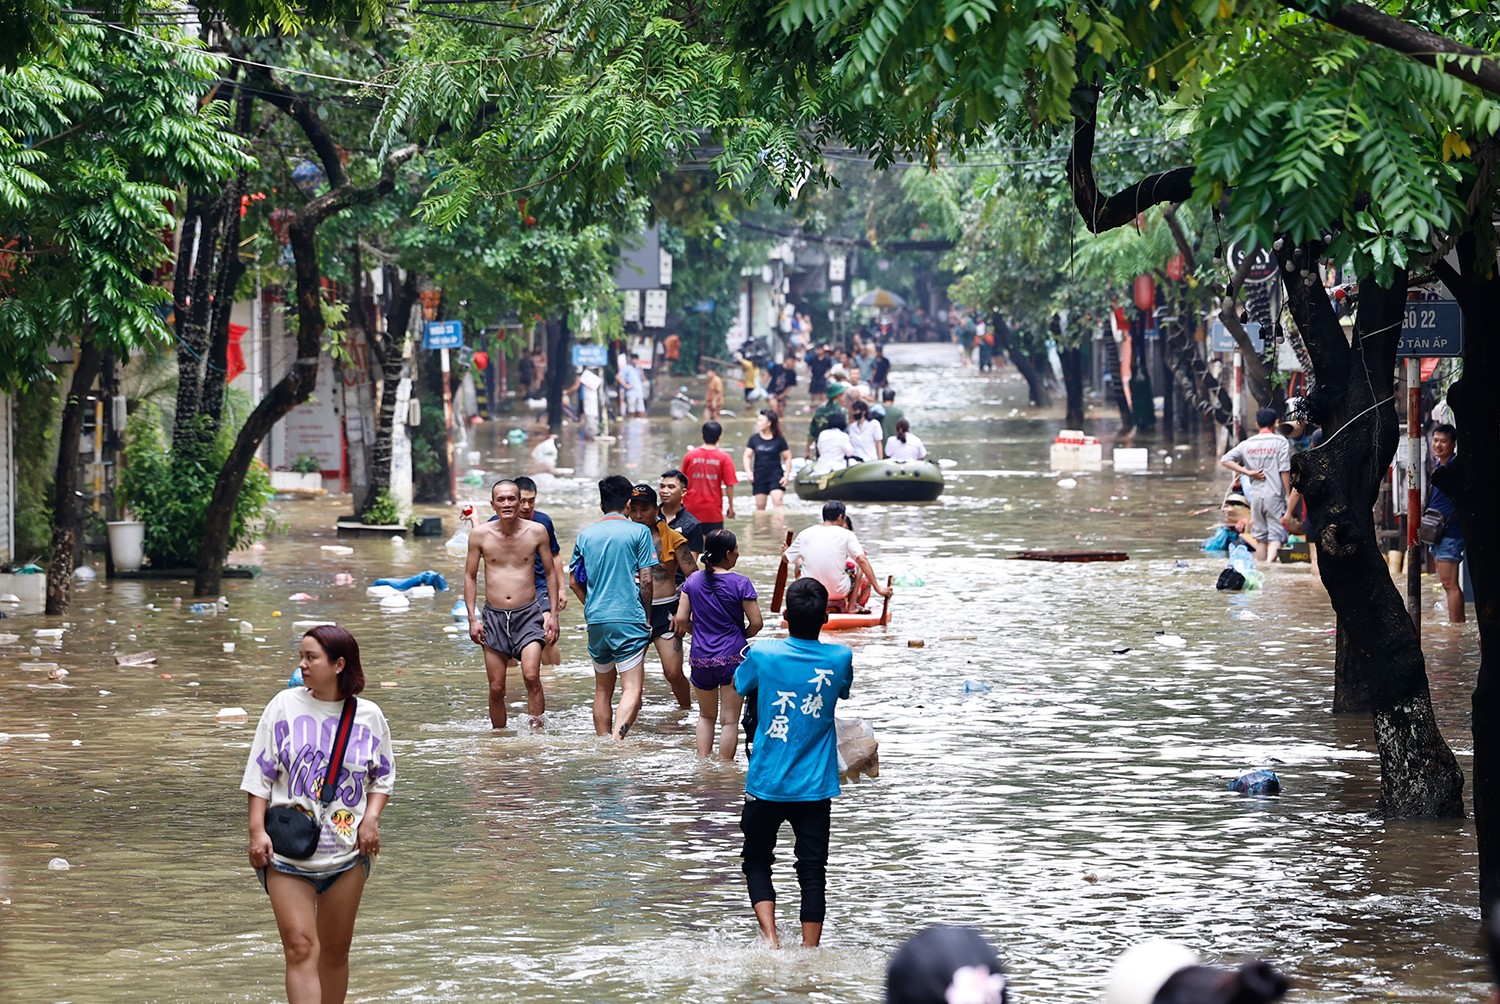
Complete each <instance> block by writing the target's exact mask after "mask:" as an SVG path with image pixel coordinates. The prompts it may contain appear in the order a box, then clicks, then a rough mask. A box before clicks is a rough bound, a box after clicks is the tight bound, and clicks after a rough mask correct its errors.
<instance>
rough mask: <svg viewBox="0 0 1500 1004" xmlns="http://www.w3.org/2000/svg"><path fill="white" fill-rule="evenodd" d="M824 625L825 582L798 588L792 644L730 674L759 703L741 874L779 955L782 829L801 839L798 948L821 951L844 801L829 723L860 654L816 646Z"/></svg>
mask: <svg viewBox="0 0 1500 1004" xmlns="http://www.w3.org/2000/svg"><path fill="white" fill-rule="evenodd" d="M827 620H828V591H827V590H825V589H824V588H823V585H822V583H820V582H818V581H817V580H816V579H799V580H797V581H796V582H793V583H792V584H791V585H790V586H788V587H787V591H786V621H787V629H788V631H789V633H790V637H788V638H786V639H784V640H777V641H767V642H760V643H758V644H755V645H752V646H750V649H749V651H748V653H747V654H746V656H745V661H744V662H742V663H740V666H739V669H737V670H735V673H734V689H735V690H736V691H738V692H739V693H740V694H742V695H745V696H746V697H749V695H751V694H754V695H755V696H754V698H753V699H754V700H755V702H756V716H757V725H756V728H755V744H754V747H755V752H754V754H753V755H752V756H751V757H750V768H749V771H748V772H747V773H746V775H745V806H744V809H743V811H742V812H741V815H740V830H741V831H742V832H743V833H744V835H745V842H744V849H743V851H742V852H741V853H742V857H743V859H744V865H743V870H744V873H745V883H746V885H747V886H748V888H749V892H750V905H751V907H752V909H754V911H755V920H756V923H757V924H758V925H759V926H760V933H761V936H762V937H763V938H765V939H766V940H767V941H768V942H770V944H771V947H773V948H779V947H781V942H780V939H779V937H778V936H777V931H776V888H775V886H774V885H773V884H772V881H771V863H772V862H773V861H774V860H775V851H776V841H777V836H778V832H779V831H780V829H781V825H782V823H791V824H792V833H793V834H794V835H795V838H796V843H795V844H794V845H793V848H794V854H795V855H796V862H797V863H796V871H797V884H798V885H799V886H800V887H801V890H802V908H801V912H800V918H801V921H802V944H803V946H804V947H807V948H816V947H817V946H818V944H819V943H820V942H821V941H822V937H823V918H824V915H825V913H826V911H827V903H826V887H827V867H828V843H829V830H830V820H831V814H832V806H833V799H834V798H835V797H836V796H837V795H838V794H839V764H838V735H837V732H836V730H835V728H834V723H833V716H834V709H835V707H836V706H837V704H838V702H839V701H840V700H841V699H842V700H847V699H848V697H849V687H850V685H851V684H852V683H853V680H854V652H853V651H852V650H851V649H850V648H849V647H848V646H846V645H827V644H824V643H823V642H821V641H819V640H818V634H819V633H820V632H821V631H822V629H823V625H824V623H826V622H827Z"/></svg>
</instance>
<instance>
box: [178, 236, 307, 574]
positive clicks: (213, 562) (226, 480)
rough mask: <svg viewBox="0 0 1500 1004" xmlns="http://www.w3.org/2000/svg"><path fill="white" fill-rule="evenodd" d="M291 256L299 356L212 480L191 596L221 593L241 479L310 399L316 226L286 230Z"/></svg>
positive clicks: (242, 431)
mask: <svg viewBox="0 0 1500 1004" xmlns="http://www.w3.org/2000/svg"><path fill="white" fill-rule="evenodd" d="M290 234H291V246H292V252H293V254H294V256H295V258H296V267H295V273H296V277H297V357H296V359H294V360H293V361H292V366H291V368H290V369H288V370H287V373H286V376H284V377H282V378H281V380H279V381H278V382H277V383H276V385H275V386H274V387H272V388H271V390H270V391H269V392H268V393H267V394H266V396H265V397H264V398H262V399H261V401H260V403H259V404H257V405H256V406H255V410H254V411H252V412H251V413H250V417H249V418H247V419H246V420H245V424H244V426H243V427H241V429H240V432H239V435H238V436H236V437H235V441H234V446H233V448H231V449H230V451H229V457H228V459H227V460H225V462H224V466H223V467H222V468H220V470H219V477H218V479H217V480H216V481H215V482H214V493H213V498H212V500H211V501H210V502H209V506H208V514H207V518H206V519H205V520H204V524H203V539H202V540H201V541H199V544H198V561H197V566H198V573H197V575H196V576H195V577H194V580H193V595H194V596H212V595H215V594H217V593H218V592H219V584H220V582H221V581H222V579H223V577H224V562H225V561H226V560H227V559H228V557H229V543H230V541H229V534H230V530H231V527H232V524H233V518H234V502H235V500H236V499H237V498H239V494H240V490H241V489H243V488H244V487H245V476H246V475H247V474H248V473H249V471H250V464H251V462H252V461H254V459H255V451H256V450H258V449H260V444H261V441H262V440H264V439H265V438H266V436H267V435H268V434H269V433H270V431H271V429H272V428H274V427H275V425H276V423H277V422H279V421H281V419H282V417H283V416H284V415H286V413H287V412H289V411H291V410H292V409H293V408H295V407H296V406H297V405H299V404H301V403H302V402H303V401H306V400H307V399H308V398H309V397H311V396H312V392H313V390H314V388H315V387H316V386H317V381H318V357H319V354H320V353H321V351H322V342H323V332H324V329H325V324H324V321H323V303H322V298H323V290H322V287H321V285H320V282H319V279H320V277H321V273H320V271H319V266H318V241H317V225H316V223H314V222H310V221H309V220H307V219H306V217H305V215H299V217H298V218H297V220H296V221H295V222H293V223H292V225H291V227H290Z"/></svg>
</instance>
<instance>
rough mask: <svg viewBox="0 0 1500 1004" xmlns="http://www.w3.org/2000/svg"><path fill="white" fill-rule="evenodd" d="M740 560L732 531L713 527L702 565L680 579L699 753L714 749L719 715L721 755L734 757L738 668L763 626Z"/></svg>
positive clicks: (680, 619)
mask: <svg viewBox="0 0 1500 1004" xmlns="http://www.w3.org/2000/svg"><path fill="white" fill-rule="evenodd" d="M739 560H740V548H739V542H738V541H737V540H735V537H734V534H733V533H730V532H729V531H728V530H710V531H709V533H708V535H707V536H706V537H704V539H703V569H702V571H698V572H694V573H693V574H692V575H689V576H688V577H687V581H686V582H684V583H683V584H682V600H681V602H680V603H679V604H678V607H677V618H676V629H677V632H678V634H681V635H687V634H689V633H691V634H692V636H693V644H692V648H691V649H690V650H689V653H688V664H689V665H690V666H691V668H692V673H691V677H692V681H693V693H694V694H696V695H697V697H698V755H699V756H702V757H707V756H712V755H713V751H714V726H715V722H716V721H717V724H718V730H719V756H721V757H722V758H724V759H725V760H730V761H733V760H734V751H735V748H736V747H737V746H738V745H739V738H740V733H739V725H740V710H741V705H742V704H743V703H744V698H743V697H741V696H740V695H739V694H738V693H736V692H735V689H734V671H735V670H736V669H738V668H739V665H740V662H741V661H742V660H743V658H744V654H745V645H746V643H747V640H748V639H750V638H752V637H754V636H755V635H756V634H758V633H759V632H760V629H761V624H762V621H761V616H760V605H759V604H758V603H757V602H756V595H755V586H754V584H752V583H751V581H750V580H749V579H747V578H745V577H744V576H743V575H741V574H740V573H738V572H731V571H730V569H731V568H733V567H734V565H735V562H737V561H739ZM721 687H722V688H723V694H724V699H723V700H722V701H720V699H719V691H720V688H721Z"/></svg>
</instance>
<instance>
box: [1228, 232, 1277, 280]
mask: <svg viewBox="0 0 1500 1004" xmlns="http://www.w3.org/2000/svg"><path fill="white" fill-rule="evenodd" d="M1247 257H1248V258H1249V259H1250V268H1249V270H1248V271H1246V273H1245V281H1246V282H1265V281H1266V280H1267V279H1269V278H1271V277H1272V276H1274V275H1275V274H1276V272H1277V269H1278V268H1279V267H1280V266H1278V265H1277V263H1276V258H1275V256H1274V255H1272V254H1271V250H1270V248H1263V247H1258V246H1256V245H1253V244H1249V243H1246V242H1244V241H1235V242H1234V243H1233V244H1231V245H1229V271H1230V273H1231V274H1232V273H1235V272H1238V271H1239V270H1240V265H1242V264H1243V263H1244V261H1245V259H1246V258H1247Z"/></svg>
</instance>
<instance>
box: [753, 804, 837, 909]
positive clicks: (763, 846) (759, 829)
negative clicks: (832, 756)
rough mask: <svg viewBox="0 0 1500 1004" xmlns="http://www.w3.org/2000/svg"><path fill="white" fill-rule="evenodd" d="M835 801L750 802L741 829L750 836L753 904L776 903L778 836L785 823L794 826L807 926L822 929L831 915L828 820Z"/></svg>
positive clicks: (799, 880) (793, 831) (797, 867)
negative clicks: (774, 870) (826, 891)
mask: <svg viewBox="0 0 1500 1004" xmlns="http://www.w3.org/2000/svg"><path fill="white" fill-rule="evenodd" d="M832 806H833V800H832V799H828V798H825V799H823V800H822V801H818V802H768V801H766V800H764V799H751V798H747V799H745V810H744V812H743V813H742V814H741V815H740V830H742V831H743V832H744V834H745V849H744V851H742V852H741V856H742V857H743V858H744V859H745V863H744V866H743V867H744V871H745V884H746V885H747V886H749V888H750V904H751V905H752V906H753V905H755V904H756V903H763V902H765V901H766V900H770V901H771V902H772V903H774V902H776V887H775V886H773V885H772V884H771V864H772V863H773V862H774V861H775V860H776V855H775V851H776V835H777V832H778V831H779V830H780V829H781V824H782V823H786V822H789V823H791V824H792V834H793V836H795V837H796V843H795V844H794V845H793V848H794V853H795V855H796V859H797V863H796V869H797V884H798V885H799V886H801V887H802V914H801V919H802V923H804V924H821V923H822V922H823V914H824V913H825V912H826V910H827V900H826V899H825V898H824V889H825V887H826V886H827V879H828V819H829V811H830V809H831V808H832Z"/></svg>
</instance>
